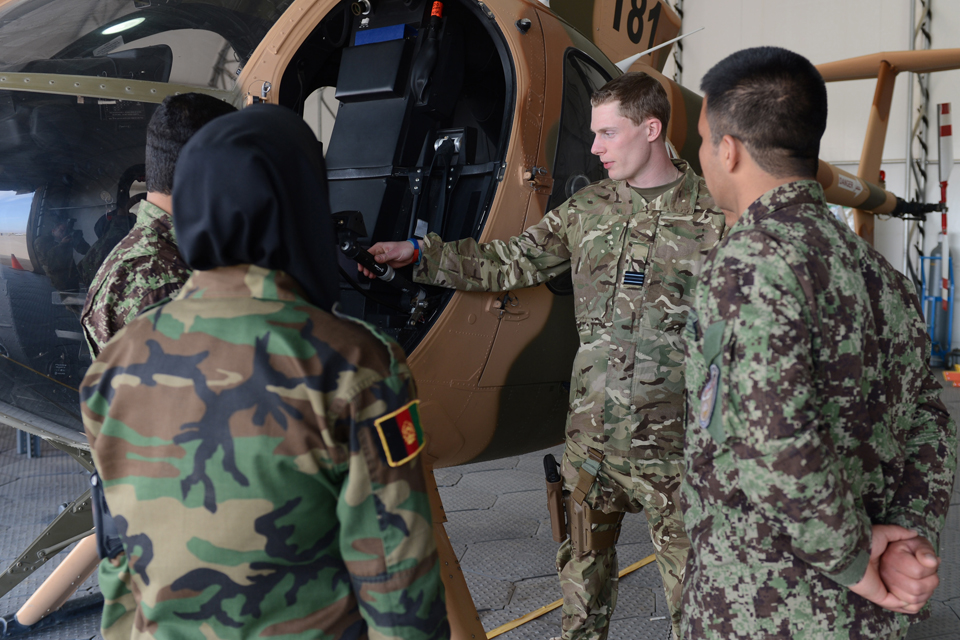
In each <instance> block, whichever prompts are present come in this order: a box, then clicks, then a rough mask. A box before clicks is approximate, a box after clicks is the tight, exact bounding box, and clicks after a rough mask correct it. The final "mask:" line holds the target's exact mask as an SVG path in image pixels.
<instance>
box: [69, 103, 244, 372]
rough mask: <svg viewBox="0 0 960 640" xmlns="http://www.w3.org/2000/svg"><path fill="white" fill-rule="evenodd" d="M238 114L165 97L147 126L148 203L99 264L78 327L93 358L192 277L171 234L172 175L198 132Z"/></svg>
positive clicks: (229, 107) (222, 105)
mask: <svg viewBox="0 0 960 640" xmlns="http://www.w3.org/2000/svg"><path fill="white" fill-rule="evenodd" d="M233 111H236V109H235V108H234V107H233V106H232V105H229V104H227V103H226V102H224V101H222V100H218V99H217V98H213V97H211V96H207V95H204V94H201V93H185V94H181V95H176V96H169V97H167V98H165V99H164V101H163V103H162V104H161V105H160V106H159V107H157V110H156V111H155V112H154V114H153V116H152V117H151V118H150V123H149V124H148V125H147V153H146V174H147V175H146V178H147V200H146V202H141V203H140V208H139V209H138V210H137V222H136V224H135V225H134V227H133V229H131V230H130V233H128V234H127V235H126V237H125V238H124V239H123V240H121V241H120V243H119V244H118V245H117V246H116V247H114V248H113V250H112V251H111V252H110V254H109V255H108V256H107V258H106V259H105V260H104V261H103V264H102V265H100V268H99V270H98V271H97V274H96V277H94V279H93V283H92V284H91V285H90V289H89V291H88V292H87V300H86V303H85V304H84V306H83V313H82V314H81V315H80V324H81V326H82V327H83V333H84V336H85V337H86V339H87V346H89V347H90V352H91V354H93V356H94V357H96V355H97V354H99V353H100V350H101V349H102V348H103V345H105V344H106V343H107V341H108V340H110V338H112V337H113V336H114V335H115V334H116V333H117V332H118V331H119V330H120V329H121V328H122V327H123V326H124V325H125V324H127V323H128V322H130V321H131V320H132V319H133V318H135V317H136V316H137V314H138V313H140V312H141V311H143V310H144V309H146V308H147V307H149V306H150V305H152V304H156V303H158V302H160V301H161V300H163V299H164V298H168V297H170V296H172V295H174V294H175V293H176V292H177V291H179V290H180V287H182V286H183V283H184V282H186V281H187V278H188V277H190V269H189V268H188V267H187V265H186V263H184V261H183V258H181V257H180V254H179V253H178V251H177V236H176V233H175V232H174V229H173V218H172V217H171V214H172V208H173V204H172V197H173V196H172V195H171V194H172V193H173V176H174V169H175V168H176V164H177V157H178V156H179V155H180V150H181V149H182V148H183V145H185V144H186V143H187V141H188V140H189V139H190V137H191V136H193V134H195V133H196V132H197V131H199V130H200V127H202V126H203V125H205V124H206V123H208V122H210V121H211V120H213V119H214V118H216V117H217V116H222V115H224V114H226V113H231V112H233Z"/></svg>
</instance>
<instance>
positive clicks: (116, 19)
mask: <svg viewBox="0 0 960 640" xmlns="http://www.w3.org/2000/svg"><path fill="white" fill-rule="evenodd" d="M290 2H291V0H276V1H266V2H256V3H251V4H246V3H237V2H235V1H234V0H207V1H204V2H190V1H189V0H186V1H179V2H168V1H166V0H162V1H161V0H64V1H53V2H51V1H50V0H23V1H21V2H13V3H10V4H9V5H6V6H4V7H3V8H2V9H0V70H3V71H8V72H33V73H58V74H69V75H94V76H103V77H115V78H125V79H131V80H151V81H155V82H171V83H176V84H185V85H192V86H197V87H211V88H217V89H232V88H233V86H234V84H235V82H236V78H237V75H238V74H239V72H240V70H241V69H242V67H243V64H244V63H245V62H246V60H247V59H248V58H249V57H250V54H251V53H252V52H253V50H254V49H255V48H256V46H257V45H258V44H259V43H260V40H262V39H263V37H264V35H266V33H267V31H268V30H269V29H270V27H271V26H273V23H274V22H276V21H277V19H278V18H279V17H280V14H281V13H283V11H284V10H285V9H286V8H287V7H288V6H289V5H290ZM238 6H239V7H240V8H237V7H238ZM125 52H126V55H123V54H124V53H125Z"/></svg>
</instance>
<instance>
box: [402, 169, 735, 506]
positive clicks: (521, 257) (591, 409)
mask: <svg viewBox="0 0 960 640" xmlns="http://www.w3.org/2000/svg"><path fill="white" fill-rule="evenodd" d="M675 163H676V165H677V167H678V168H679V169H681V170H682V171H684V172H685V178H684V180H683V182H681V183H680V184H679V185H678V186H676V187H674V188H672V189H670V190H668V191H667V192H665V193H663V194H662V195H661V196H660V197H658V198H656V199H655V200H653V201H651V202H646V201H644V200H643V198H642V197H640V196H639V195H638V194H637V193H636V192H635V191H634V190H633V189H631V188H630V186H629V185H628V184H627V183H626V182H625V181H617V180H602V181H600V182H597V183H595V184H592V185H590V186H588V187H586V188H584V189H582V190H581V191H580V192H578V193H577V194H576V195H574V196H573V197H572V198H570V199H569V200H567V201H566V202H564V203H563V204H562V205H561V206H560V207H558V208H556V209H554V210H553V211H550V212H548V213H547V214H546V215H545V216H544V217H543V219H542V220H541V221H540V222H538V223H537V224H535V225H533V226H532V227H530V228H529V229H527V230H526V231H524V232H523V233H522V234H521V235H519V236H517V237H514V238H511V239H510V240H506V241H503V240H494V241H492V242H488V243H486V244H482V245H481V244H478V243H477V242H476V241H475V240H473V239H466V240H460V241H458V242H449V243H446V244H443V243H442V242H441V241H440V238H439V237H438V236H436V235H435V234H431V235H429V236H428V237H427V238H426V239H425V240H424V241H423V242H422V255H423V257H422V259H421V263H420V265H419V266H418V267H417V268H416V270H415V272H414V273H415V276H416V278H417V280H418V281H420V282H428V283H431V284H438V285H442V286H447V287H455V288H457V289H466V290H473V291H478V290H480V291H501V290H507V289H519V288H521V287H529V286H533V285H537V284H540V283H542V282H545V281H547V280H549V279H550V278H552V277H554V276H556V275H557V274H559V273H562V272H564V271H566V270H568V269H569V270H570V271H571V276H572V278H573V295H574V308H575V314H576V324H577V331H578V333H579V334H580V348H579V350H578V352H577V356H576V359H575V360H574V364H573V374H572V380H571V384H570V411H569V414H568V417H567V443H568V446H567V450H566V453H565V454H564V455H565V458H566V459H567V462H568V464H565V465H564V477H565V478H566V484H567V487H566V488H568V489H569V488H571V487H570V485H571V484H572V485H575V484H576V471H575V470H574V469H573V467H576V468H579V466H580V464H581V463H582V461H583V459H584V457H585V455H586V453H585V451H584V449H585V448H586V447H592V448H595V449H599V450H601V451H603V452H604V454H605V458H604V460H603V463H602V465H601V470H600V473H599V474H598V476H597V482H595V483H594V485H593V488H592V489H591V491H590V493H588V494H587V498H586V500H587V502H588V503H589V504H590V505H591V506H592V507H593V508H594V509H603V510H607V511H611V510H633V509H634V507H630V506H629V504H628V503H629V500H628V498H627V497H626V496H625V495H624V492H623V491H622V488H621V487H620V486H619V485H618V484H616V483H615V482H612V481H610V480H609V478H607V477H606V476H605V474H604V472H603V469H604V468H605V467H612V468H615V469H617V470H619V471H620V472H621V473H625V474H626V475H630V474H629V467H630V466H631V465H635V464H637V463H638V462H641V461H644V460H646V461H652V460H671V459H673V460H678V459H680V458H681V457H682V455H683V454H682V447H683V391H684V383H683V346H682V344H681V342H680V337H681V332H682V329H683V326H684V323H685V322H686V317H687V312H688V311H689V308H690V303H691V301H692V294H693V290H694V286H695V285H696V282H697V277H698V274H699V273H700V266H701V264H702V262H703V260H704V258H705V257H706V255H707V254H708V253H709V252H710V251H711V250H712V249H713V247H714V246H716V244H717V242H718V241H719V239H720V237H721V235H722V234H723V230H724V221H723V214H721V213H720V212H718V211H715V210H714V209H713V206H714V204H713V199H712V198H711V197H710V195H709V193H708V192H707V190H706V186H705V184H704V182H703V179H702V178H700V177H698V176H697V175H696V174H695V173H694V172H693V171H692V170H691V169H690V168H689V167H688V166H687V165H686V163H684V162H682V161H675ZM570 463H572V466H571V464H570Z"/></svg>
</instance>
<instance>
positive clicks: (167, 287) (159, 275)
mask: <svg viewBox="0 0 960 640" xmlns="http://www.w3.org/2000/svg"><path fill="white" fill-rule="evenodd" d="M189 277H190V267H188V266H187V263H185V262H184V261H183V258H181V257H180V253H179V252H178V251H177V237H176V234H175V233H174V230H173V218H172V217H171V215H170V214H169V213H167V212H166V211H164V210H163V209H161V208H160V207H158V206H156V205H155V204H152V203H150V202H147V201H146V200H144V201H143V202H141V203H140V208H139V209H138V210H137V223H136V224H135V225H134V226H133V229H131V230H130V233H128V234H127V235H126V237H125V238H124V239H123V240H121V241H120V244H118V245H117V246H116V247H114V249H113V251H111V252H110V255H108V256H107V259H106V260H104V262H103V264H102V265H101V266H100V269H99V270H98V271H97V275H96V277H95V278H94V279H93V284H91V285H90V290H89V291H88V292H87V301H86V304H84V306H83V313H82V314H81V315H80V324H81V325H82V326H83V333H84V336H85V337H86V339H87V346H88V347H90V352H91V353H92V354H93V356H94V357H96V356H97V354H99V353H100V350H101V349H103V346H104V345H105V344H107V342H108V341H109V340H110V338H112V337H113V336H114V335H115V334H116V333H117V332H118V331H120V329H122V328H123V326H124V325H125V324H127V322H129V321H130V320H132V319H133V318H134V317H136V315H137V314H138V313H140V312H141V311H143V310H144V309H146V308H147V307H149V306H150V305H152V304H156V303H158V302H160V301H161V300H163V299H164V298H169V297H171V296H173V295H174V294H175V293H176V292H177V291H179V290H180V287H182V286H183V283H184V282H186V281H187V278H189Z"/></svg>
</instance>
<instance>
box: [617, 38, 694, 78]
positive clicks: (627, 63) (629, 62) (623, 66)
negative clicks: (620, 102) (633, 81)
mask: <svg viewBox="0 0 960 640" xmlns="http://www.w3.org/2000/svg"><path fill="white" fill-rule="evenodd" d="M704 29H706V27H700V28H699V29H697V30H696V31H691V32H690V33H685V34H683V35H680V36H677V37H676V38H674V39H673V40H667V41H666V42H663V43H661V44H658V45H657V46H655V47H652V48H650V49H647V50H646V51H641V52H640V53H636V54H634V55H632V56H630V57H629V58H624V59H623V60H621V61H620V62H618V63H617V69H620V71H623V72H624V73H626V72H627V70H628V69H629V68H630V67H632V66H633V63H634V62H636V61H637V60H639V59H640V58H642V57H643V56H645V55H647V54H648V53H653V52H654V51H658V50H660V49H663V48H664V47H666V46H668V45H671V44H673V43H674V42H679V41H680V40H683V39H684V38H686V37H687V36H692V35H693V34H695V33H700V32H701V31H703V30H704Z"/></svg>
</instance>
